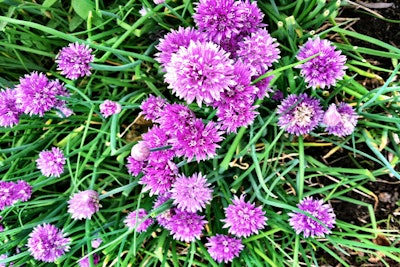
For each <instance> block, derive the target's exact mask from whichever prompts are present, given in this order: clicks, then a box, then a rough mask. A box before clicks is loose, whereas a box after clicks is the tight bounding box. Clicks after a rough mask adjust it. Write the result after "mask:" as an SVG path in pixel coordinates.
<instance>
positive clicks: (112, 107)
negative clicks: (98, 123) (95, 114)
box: [100, 99, 121, 118]
mask: <svg viewBox="0 0 400 267" xmlns="http://www.w3.org/2000/svg"><path fill="white" fill-rule="evenodd" d="M100 112H101V114H102V115H103V117H104V118H108V117H110V116H111V115H114V114H118V113H120V112H121V105H120V104H119V103H118V102H114V101H111V100H108V99H107V100H104V102H103V103H101V104H100Z"/></svg>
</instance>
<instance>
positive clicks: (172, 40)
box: [156, 27, 206, 67]
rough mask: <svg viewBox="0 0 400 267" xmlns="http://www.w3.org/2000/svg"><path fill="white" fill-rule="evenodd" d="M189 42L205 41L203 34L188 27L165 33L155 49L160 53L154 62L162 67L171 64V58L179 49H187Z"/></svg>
mask: <svg viewBox="0 0 400 267" xmlns="http://www.w3.org/2000/svg"><path fill="white" fill-rule="evenodd" d="M190 41H201V42H204V41H206V36H205V34H204V33H202V32H200V31H198V30H196V29H194V28H191V27H188V28H183V27H179V28H178V30H172V31H171V32H169V33H167V34H166V35H165V36H164V38H162V39H160V43H159V44H158V45H157V46H156V48H157V49H158V50H159V51H160V52H159V53H157V54H156V60H157V61H158V62H160V63H161V64H162V65H163V66H164V67H165V65H166V64H168V63H169V62H171V57H172V55H173V54H174V53H176V52H178V50H179V48H180V47H188V46H189V44H190Z"/></svg>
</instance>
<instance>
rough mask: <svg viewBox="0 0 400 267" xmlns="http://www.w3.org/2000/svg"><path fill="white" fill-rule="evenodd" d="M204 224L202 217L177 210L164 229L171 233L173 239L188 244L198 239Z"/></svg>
mask: <svg viewBox="0 0 400 267" xmlns="http://www.w3.org/2000/svg"><path fill="white" fill-rule="evenodd" d="M206 223H207V221H206V220H204V216H201V215H198V214H196V213H194V212H190V211H183V210H179V209H177V210H176V213H175V214H174V215H173V216H172V217H171V220H170V221H169V223H168V225H167V227H166V228H167V229H168V230H170V231H171V234H172V238H173V239H175V240H180V241H185V242H187V243H189V242H192V241H194V240H196V239H200V235H201V232H202V230H203V227H204V225H205V224H206Z"/></svg>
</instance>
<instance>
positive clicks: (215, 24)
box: [193, 0, 243, 44]
mask: <svg viewBox="0 0 400 267" xmlns="http://www.w3.org/2000/svg"><path fill="white" fill-rule="evenodd" d="M196 5H197V6H196V7H195V13H194V15H193V19H194V21H195V23H196V26H197V27H198V29H199V30H200V31H204V32H205V33H206V34H207V35H208V38H209V39H210V40H212V41H213V42H215V43H217V44H219V43H220V42H221V40H224V39H226V38H228V39H230V38H231V37H234V36H236V35H238V34H239V33H240V30H241V28H242V27H243V22H242V20H241V16H240V12H239V8H238V2H236V1H235V0H200V2H199V3H196Z"/></svg>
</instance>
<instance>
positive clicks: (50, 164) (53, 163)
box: [36, 147, 66, 177]
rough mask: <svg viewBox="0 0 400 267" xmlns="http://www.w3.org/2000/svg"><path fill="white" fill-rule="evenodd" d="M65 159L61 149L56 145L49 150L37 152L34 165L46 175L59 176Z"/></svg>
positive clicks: (62, 170)
mask: <svg viewBox="0 0 400 267" xmlns="http://www.w3.org/2000/svg"><path fill="white" fill-rule="evenodd" d="M65 161H66V158H65V157H64V153H63V151H62V150H61V149H59V148H58V147H52V148H51V150H44V151H42V152H40V153H39V158H38V159H37V160H36V166H37V168H38V169H39V170H40V171H41V172H42V174H43V175H44V176H46V177H60V175H61V174H62V173H63V172H64V165H65Z"/></svg>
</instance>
